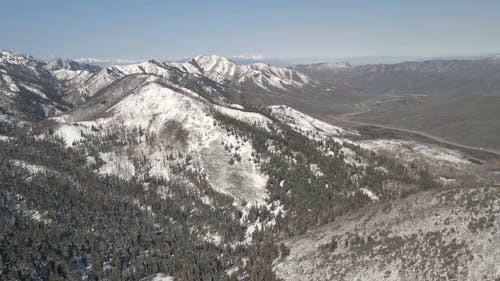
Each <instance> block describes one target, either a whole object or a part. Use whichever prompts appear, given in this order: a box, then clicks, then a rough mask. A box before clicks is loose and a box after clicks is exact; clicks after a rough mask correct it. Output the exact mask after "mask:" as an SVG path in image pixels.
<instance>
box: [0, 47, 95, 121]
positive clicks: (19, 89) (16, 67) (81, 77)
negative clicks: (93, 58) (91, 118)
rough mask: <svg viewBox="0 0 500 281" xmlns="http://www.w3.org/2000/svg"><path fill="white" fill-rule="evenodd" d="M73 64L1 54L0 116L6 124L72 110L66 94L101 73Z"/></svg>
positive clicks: (20, 55)
mask: <svg viewBox="0 0 500 281" xmlns="http://www.w3.org/2000/svg"><path fill="white" fill-rule="evenodd" d="M99 69H100V68H99V67H96V66H93V65H88V64H81V63H78V62H75V61H71V60H61V59H58V60H51V61H41V60H37V59H35V58H33V57H31V56H27V55H22V54H17V53H14V52H10V51H4V50H1V51H0V101H1V103H0V115H1V118H2V119H3V120H4V121H9V122H11V121H13V120H25V121H36V120H42V119H44V118H47V117H49V116H53V115H55V114H58V113H60V112H63V111H65V110H67V109H69V108H70V107H71V106H72V101H71V100H70V99H67V97H66V92H67V91H69V90H71V89H73V88H74V87H75V86H77V85H80V84H81V83H83V81H86V79H88V78H90V77H91V76H92V75H94V74H95V73H97V72H98V71H99Z"/></svg>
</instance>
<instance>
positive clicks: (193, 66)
mask: <svg viewBox="0 0 500 281" xmlns="http://www.w3.org/2000/svg"><path fill="white" fill-rule="evenodd" d="M175 65H177V66H179V67H181V68H183V69H184V70H186V71H187V72H190V73H198V74H200V75H205V76H207V77H209V78H210V79H212V80H214V81H216V82H218V83H221V84H223V85H227V86H233V87H239V88H241V87H242V86H241V85H248V84H251V85H254V86H256V87H259V88H261V89H263V90H271V91H272V90H285V89H287V88H293V87H297V88H301V87H305V86H307V85H309V84H311V83H313V81H312V80H311V79H309V77H307V76H305V75H303V74H301V73H298V72H296V71H293V70H290V69H287V68H284V67H276V66H272V65H268V64H264V63H253V64H250V65H239V64H237V63H235V62H233V61H231V60H229V59H227V58H225V57H220V56H215V55H210V56H197V57H194V58H193V59H192V60H190V61H188V62H186V63H181V64H175Z"/></svg>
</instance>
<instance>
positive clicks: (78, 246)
mask: <svg viewBox="0 0 500 281" xmlns="http://www.w3.org/2000/svg"><path fill="white" fill-rule="evenodd" d="M497 64H498V65H497ZM497 67H500V64H499V63H498V62H497V61H496V60H495V59H493V58H488V59H484V60H481V61H477V62H476V61H471V62H462V61H447V62H418V63H402V64H397V65H365V66H352V65H350V64H348V63H334V64H329V63H323V64H314V65H297V66H290V67H277V66H272V65H269V64H264V63H254V64H250V65H242V64H238V63H236V62H234V61H232V60H230V59H227V58H224V57H219V56H213V55H205V56H196V57H194V58H192V59H188V60H187V61H185V62H172V63H165V62H158V61H154V60H149V61H145V62H141V63H134V64H128V65H115V66H108V67H100V66H94V65H90V64H85V63H79V62H76V61H73V60H50V61H43V60H38V59H35V58H33V57H31V56H28V55H22V54H16V53H14V52H9V51H1V52H0V114H1V115H0V120H1V123H0V124H1V127H0V129H1V130H0V134H1V136H0V151H1V157H2V158H1V159H0V163H2V165H1V168H0V177H1V179H2V180H1V181H0V183H1V186H0V187H1V189H0V191H1V192H0V196H1V199H0V202H1V204H2V205H1V210H2V219H3V222H4V223H3V224H2V226H1V227H0V248H1V249H2V251H0V276H1V277H0V280H9V279H22V280H174V279H175V280H325V279H328V280H422V279H424V280H475V279H477V280H478V279H491V280H495V278H499V277H500V269H499V268H498V266H497V264H498V257H499V256H498V253H496V251H495V250H492V249H496V248H498V245H500V235H499V233H500V232H499V230H500V228H499V225H498V219H497V213H498V211H499V210H500V204H499V202H500V200H499V199H500V198H499V195H500V194H499V193H498V188H497V186H498V177H499V175H500V173H499V170H498V167H499V166H498V163H500V155H499V154H497V153H496V152H495V151H492V150H483V149H480V148H478V147H474V146H467V145H461V144H458V143H452V142H450V141H448V142H446V141H440V140H438V139H436V138H432V136H429V137H427V136H426V135H422V134H417V133H416V132H415V133H414V132H411V131H409V130H408V131H402V130H400V129H398V128H390V127H389V126H385V127H384V126H381V125H380V124H369V123H367V122H366V123H363V122H362V121H359V120H357V119H355V118H352V112H350V109H351V108H356V107H357V106H358V107H359V106H360V104H361V105H363V106H365V107H370V110H365V111H363V112H361V114H368V113H370V112H372V107H373V106H374V104H375V103H373V104H372V103H370V102H373V99H377V101H383V102H388V101H387V100H379V99H381V97H383V98H388V99H390V101H393V99H396V97H397V98H400V96H398V95H399V94H401V93H400V92H401V91H406V90H407V91H416V92H415V93H414V94H418V95H422V94H426V95H431V94H432V95H434V94H435V93H436V92H439V91H441V90H442V89H448V90H449V92H450V93H451V94H453V95H455V94H456V91H462V90H464V91H465V89H471V88H470V87H472V86H471V85H473V84H474V83H476V82H477V83H478V85H479V81H483V82H485V83H486V84H484V85H483V84H481V85H482V86H481V87H482V88H481V89H482V90H481V91H479V92H480V93H481V94H484V95H486V94H490V95H491V93H492V92H495V91H496V89H497V88H496V87H497V86H498V85H500V84H497V82H498V79H499V77H498V73H500V72H497V71H496V70H497ZM424 73H425V74H424ZM417 74H418V75H417ZM463 76H466V77H467V78H463ZM435 77H437V78H435ZM460 77H462V78H460ZM404 79H406V80H404ZM443 79H444V81H442V80H443ZM461 79H470V80H465V81H472V82H470V83H466V84H464V85H461V84H460V85H459V82H456V83H451V82H452V81H462V80H461ZM401 80H403V81H401ZM420 80H422V81H426V82H428V83H430V84H429V85H432V87H431V86H429V87H427V86H426V89H428V91H427V90H426V91H425V93H424V92H422V91H418V92H417V90H418V87H417V86H416V85H423V84H422V83H423V82H421V81H420ZM382 81H386V82H387V84H386V83H383V82H382ZM446 83H448V86H446V85H445V84H446ZM450 83H451V84H450ZM445 86H446V87H445ZM478 87H479V86H478ZM388 93H390V94H391V95H392V96H387V95H388ZM451 94H450V95H451ZM411 98H413V99H418V97H417V96H411ZM397 100H398V101H399V99H397ZM412 102H413V100H412ZM384 105H385V104H384ZM336 110H338V112H336ZM355 113H356V114H357V112H355ZM349 114H351V115H349ZM357 115H360V114H357ZM492 116H493V117H495V116H496V115H494V114H493V115H492ZM334 117H335V118H334ZM493 117H491V118H493Z"/></svg>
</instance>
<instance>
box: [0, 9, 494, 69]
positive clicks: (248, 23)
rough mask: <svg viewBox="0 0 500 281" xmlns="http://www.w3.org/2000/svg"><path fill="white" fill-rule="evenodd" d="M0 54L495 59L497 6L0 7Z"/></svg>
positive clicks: (79, 56)
mask: <svg viewBox="0 0 500 281" xmlns="http://www.w3.org/2000/svg"><path fill="white" fill-rule="evenodd" d="M0 10H1V13H0V14H1V16H0V48H1V49H7V50H13V51H17V52H20V53H27V54H31V55H33V56H35V57H38V58H45V59H50V58H55V57H64V58H87V57H92V58H100V59H131V60H142V59H148V58H153V59H174V58H184V57H192V56H194V55H198V54H217V55H223V56H237V55H244V56H249V55H261V56H265V57H268V58H282V59H285V58H342V57H368V56H393V57H397V56H406V57H411V56H414V57H440V56H460V55H485V54H494V53H500V1H496V0H495V1H489V0H478V1H472V0H467V1H462V0H454V1H446V0H441V1H440V0H433V1H430V0H419V1H409V0H400V1H392V0H371V1H359V0H351V1H335V0H330V1H322V0H308V1H305V0H304V1H295V0H286V1H285V0H274V1H273V0H255V1H242V0H231V1H225V0H220V1H218V0H210V1H209V0H203V1H196V0H163V1H161V0H142V1H140V0H135V1H132V0H120V1H118V0H117V1H112V0H108V1H103V0H100V1H97V0H85V1H83V0H82V1H68V0H57V1H56V0H46V1H40V0H31V1H30V0H0Z"/></svg>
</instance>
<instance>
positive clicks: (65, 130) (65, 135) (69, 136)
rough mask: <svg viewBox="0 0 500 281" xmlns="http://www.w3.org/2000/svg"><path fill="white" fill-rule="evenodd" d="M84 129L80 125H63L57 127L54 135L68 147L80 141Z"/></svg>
mask: <svg viewBox="0 0 500 281" xmlns="http://www.w3.org/2000/svg"><path fill="white" fill-rule="evenodd" d="M54 120H55V119H54ZM86 129H87V128H86V127H84V126H82V125H72V124H71V125H70V124H63V125H60V126H59V127H57V129H56V130H55V131H54V134H55V135H57V136H59V137H60V138H62V139H63V140H65V142H66V144H67V145H68V146H72V145H73V143H74V142H76V141H80V140H81V139H82V130H86Z"/></svg>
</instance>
